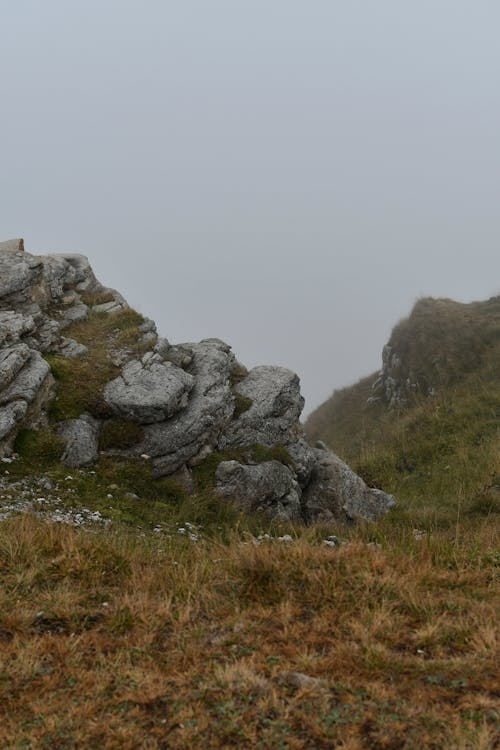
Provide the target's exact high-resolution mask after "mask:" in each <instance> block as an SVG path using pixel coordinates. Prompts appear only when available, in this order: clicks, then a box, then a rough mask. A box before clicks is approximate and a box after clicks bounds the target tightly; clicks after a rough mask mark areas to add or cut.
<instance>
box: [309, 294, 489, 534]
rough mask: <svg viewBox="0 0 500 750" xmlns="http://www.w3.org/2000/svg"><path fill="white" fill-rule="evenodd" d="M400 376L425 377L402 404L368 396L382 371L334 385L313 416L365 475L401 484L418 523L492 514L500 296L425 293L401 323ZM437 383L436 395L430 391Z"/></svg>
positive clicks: (315, 431) (313, 425) (318, 429)
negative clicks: (457, 297)
mask: <svg viewBox="0 0 500 750" xmlns="http://www.w3.org/2000/svg"><path fill="white" fill-rule="evenodd" d="M389 345H390V346H392V347H393V350H395V351H397V352H398V354H399V356H400V357H401V359H402V363H403V364H402V375H401V377H402V378H406V377H410V378H411V379H412V381H413V382H416V383H418V384H419V389H417V391H416V393H415V395H414V396H413V398H411V399H410V401H409V403H408V404H407V405H406V406H405V407H404V408H403V407H400V408H392V409H389V408H388V406H387V404H386V403H385V402H384V401H383V400H379V401H375V402H371V403H369V402H368V399H369V397H370V396H371V395H372V390H371V386H372V384H373V382H374V381H375V379H376V377H377V374H374V375H372V376H370V377H368V378H365V379H363V380H361V381H359V383H357V384H356V385H354V386H352V387H351V388H345V389H343V390H341V391H337V392H336V393H334V394H333V396H332V398H331V399H329V401H327V402H326V403H325V404H323V405H322V406H320V407H319V409H317V410H316V411H315V412H314V413H313V414H312V415H311V417H310V418H309V420H308V422H307V425H306V429H307V432H308V434H309V436H310V437H311V438H312V439H318V438H321V439H322V440H324V441H325V442H327V443H328V444H329V445H331V446H332V447H333V449H334V450H335V451H336V452H337V453H338V454H339V455H341V456H342V457H343V458H344V459H345V460H347V461H348V462H349V463H351V465H352V466H353V468H354V469H356V470H357V471H358V472H359V473H360V474H361V475H362V476H363V477H364V479H365V480H366V481H367V482H368V483H369V484H372V485H374V486H378V487H381V488H382V489H384V490H386V491H389V492H392V493H394V494H395V495H396V496H397V497H398V499H399V501H400V512H401V510H402V511H406V512H408V513H409V514H410V515H411V517H413V518H414V519H415V521H416V522H417V521H418V522H420V523H423V522H425V523H433V522H434V523H438V524H441V525H443V524H445V525H446V524H449V523H453V522H454V521H456V519H457V518H458V517H459V516H461V515H464V514H465V516H473V515H477V514H479V515H486V516H490V515H491V514H494V513H495V511H498V505H499V499H500V298H498V297H496V298H494V299H492V300H489V301H487V302H479V303H472V304H470V305H463V304H459V303H456V302H452V301H451V300H428V299H425V300H421V301H420V302H419V303H417V305H416V306H415V309H414V310H413V312H412V314H411V315H410V317H409V318H408V319H407V320H405V321H402V322H401V323H399V324H398V325H397V326H396V328H395V329H394V331H393V334H392V336H391V339H390V341H389ZM429 388H433V389H434V391H435V395H434V396H433V397H428V396H426V395H425V393H427V391H428V390H429Z"/></svg>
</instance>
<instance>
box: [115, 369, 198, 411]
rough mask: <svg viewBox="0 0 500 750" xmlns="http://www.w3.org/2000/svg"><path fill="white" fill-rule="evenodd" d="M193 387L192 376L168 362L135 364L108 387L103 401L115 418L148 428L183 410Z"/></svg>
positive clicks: (123, 371)
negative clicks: (117, 416) (119, 417)
mask: <svg viewBox="0 0 500 750" xmlns="http://www.w3.org/2000/svg"><path fill="white" fill-rule="evenodd" d="M193 385H194V378H193V376H192V375H189V374H188V373H187V372H184V370H181V369H180V368H179V367H175V365H173V364H171V363H170V362H161V361H160V362H154V361H153V362H151V363H150V362H148V360H147V359H146V362H144V361H143V362H139V361H137V360H134V361H132V362H129V363H128V364H126V365H125V367H124V368H123V370H122V374H121V376H120V377H118V378H116V379H115V380H112V381H111V382H110V383H108V384H107V386H106V387H105V389H104V399H105V401H106V402H107V403H108V404H109V406H110V407H111V408H112V409H113V411H114V412H115V413H116V414H118V415H120V416H122V417H125V418H127V419H131V420H133V421H134V422H140V423H142V424H151V423H153V422H163V421H165V420H166V419H168V418H169V417H171V416H173V415H174V414H175V413H176V412H178V411H179V410H180V409H182V408H183V407H185V406H186V404H187V401H188V394H189V392H190V391H191V389H192V388H193Z"/></svg>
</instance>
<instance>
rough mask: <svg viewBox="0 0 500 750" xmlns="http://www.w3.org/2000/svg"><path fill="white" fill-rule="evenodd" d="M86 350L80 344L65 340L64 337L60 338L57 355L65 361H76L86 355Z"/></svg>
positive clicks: (72, 340)
mask: <svg viewBox="0 0 500 750" xmlns="http://www.w3.org/2000/svg"><path fill="white" fill-rule="evenodd" d="M87 352H88V348H87V347H86V346H85V345H84V344H80V343H79V342H78V341H75V340H74V339H67V338H64V336H62V337H61V341H60V344H59V353H60V354H61V355H62V356H63V357H65V358H66V359H77V358H78V357H84V356H85V354H87Z"/></svg>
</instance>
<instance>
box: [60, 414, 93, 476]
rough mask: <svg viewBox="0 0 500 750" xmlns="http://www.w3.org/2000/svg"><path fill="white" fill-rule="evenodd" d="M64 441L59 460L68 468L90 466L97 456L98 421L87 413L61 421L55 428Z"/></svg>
mask: <svg viewBox="0 0 500 750" xmlns="http://www.w3.org/2000/svg"><path fill="white" fill-rule="evenodd" d="M57 432H58V434H59V435H60V437H61V438H62V439H63V442H64V443H65V449H64V453H63V454H62V457H61V460H62V461H63V463H64V464H66V466H69V467H70V468H77V467H78V468H79V467H81V466H90V465H91V464H93V463H95V462H96V461H97V459H98V457H99V450H98V439H99V422H98V421H97V420H96V419H93V418H92V417H91V416H90V415H89V414H82V416H81V417H80V418H79V419H68V420H66V421H65V422H61V424H60V425H59V427H58V429H57Z"/></svg>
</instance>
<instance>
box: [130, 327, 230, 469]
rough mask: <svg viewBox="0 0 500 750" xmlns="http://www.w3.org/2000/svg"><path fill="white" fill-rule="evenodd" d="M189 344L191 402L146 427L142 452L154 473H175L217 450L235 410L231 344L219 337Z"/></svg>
mask: <svg viewBox="0 0 500 750" xmlns="http://www.w3.org/2000/svg"><path fill="white" fill-rule="evenodd" d="M188 346H189V351H190V354H191V356H192V362H191V365H190V367H189V373H190V374H191V375H192V376H193V377H194V387H193V390H192V391H191V394H190V397H189V401H188V404H187V406H186V408H185V409H183V410H182V411H181V412H179V414H176V415H175V416H174V417H172V418H171V419H169V420H168V421H165V422H159V423H157V424H153V425H149V426H146V428H145V439H144V442H143V443H142V444H141V446H140V447H139V450H138V452H139V454H141V453H145V454H147V455H149V456H151V457H152V458H153V472H154V475H155V476H163V475H166V474H172V473H173V472H174V471H177V470H178V469H180V468H181V467H182V466H183V465H184V464H186V463H189V465H196V463H199V462H200V461H201V460H203V458H204V457H206V456H207V455H209V453H210V452H211V451H212V450H214V448H215V447H216V445H217V441H218V440H219V438H220V436H221V433H222V431H223V430H224V428H225V427H226V426H227V424H228V422H229V421H230V419H231V416H232V414H233V411H234V398H233V395H232V391H231V387H230V384H229V376H230V373H231V368H232V366H233V363H234V355H233V354H232V352H231V351H230V347H229V346H228V345H227V344H225V343H224V342H223V341H220V340H219V339H205V340H204V341H201V342H200V343H198V344H190V345H187V344H185V345H183V348H187V347H188Z"/></svg>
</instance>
